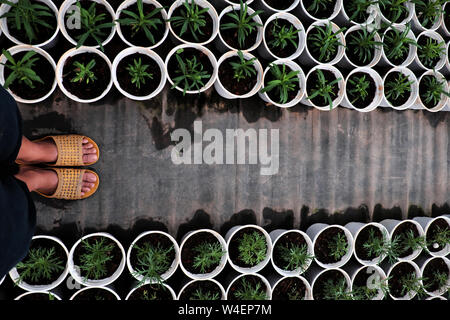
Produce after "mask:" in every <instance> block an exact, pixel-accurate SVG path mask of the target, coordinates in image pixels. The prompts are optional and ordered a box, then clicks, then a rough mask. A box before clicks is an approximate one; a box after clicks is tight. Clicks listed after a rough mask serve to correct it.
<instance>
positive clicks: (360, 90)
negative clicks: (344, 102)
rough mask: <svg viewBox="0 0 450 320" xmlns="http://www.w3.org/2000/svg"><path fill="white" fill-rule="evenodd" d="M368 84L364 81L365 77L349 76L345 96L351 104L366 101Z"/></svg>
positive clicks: (367, 81)
mask: <svg viewBox="0 0 450 320" xmlns="http://www.w3.org/2000/svg"><path fill="white" fill-rule="evenodd" d="M369 86H370V82H369V80H367V79H366V75H362V76H358V75H356V74H354V75H352V76H350V78H349V79H348V83H347V95H348V96H349V98H350V99H351V101H350V102H351V103H352V104H355V102H357V101H362V102H364V101H366V99H367V97H368V96H369V92H368V89H369Z"/></svg>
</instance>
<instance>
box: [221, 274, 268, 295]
mask: <svg viewBox="0 0 450 320" xmlns="http://www.w3.org/2000/svg"><path fill="white" fill-rule="evenodd" d="M244 281H245V283H246V286H245V285H244ZM258 286H259V290H258V291H257V292H258V295H257V296H258V297H259V298H260V299H249V297H248V296H247V299H240V298H239V293H242V292H248V288H249V287H251V288H252V289H253V290H252V291H256V288H257V287H258ZM246 288H247V290H246ZM266 289H267V287H266V284H265V283H264V281H263V280H262V279H261V278H259V277H257V276H254V275H245V276H243V277H241V278H239V279H238V280H236V281H235V282H234V283H233V284H232V285H231V287H230V289H229V290H228V296H227V300H266V299H261V298H262V296H266V298H267V294H266ZM252 296H253V297H255V295H252Z"/></svg>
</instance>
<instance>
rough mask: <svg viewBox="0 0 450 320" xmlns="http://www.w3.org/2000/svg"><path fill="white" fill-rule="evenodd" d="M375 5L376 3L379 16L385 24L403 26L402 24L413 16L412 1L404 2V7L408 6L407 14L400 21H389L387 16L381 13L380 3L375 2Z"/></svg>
mask: <svg viewBox="0 0 450 320" xmlns="http://www.w3.org/2000/svg"><path fill="white" fill-rule="evenodd" d="M377 5H378V7H379V9H380V11H379V14H380V17H381V21H382V22H384V23H385V24H387V25H393V26H394V27H397V26H404V25H406V24H407V23H408V22H410V21H411V19H412V18H413V16H414V4H413V3H412V2H410V1H408V2H406V3H405V5H406V7H407V8H408V15H407V16H406V18H405V19H403V20H402V21H397V22H392V21H390V20H389V19H388V18H387V17H385V16H384V15H383V12H382V10H381V7H380V5H379V4H377Z"/></svg>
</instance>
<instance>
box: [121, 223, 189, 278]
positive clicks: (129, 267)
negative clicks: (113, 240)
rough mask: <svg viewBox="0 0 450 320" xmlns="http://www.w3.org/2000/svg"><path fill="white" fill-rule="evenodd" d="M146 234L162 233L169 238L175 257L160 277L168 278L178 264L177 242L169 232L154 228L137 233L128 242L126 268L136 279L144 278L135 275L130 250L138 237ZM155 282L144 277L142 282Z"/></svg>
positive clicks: (140, 237) (178, 251)
mask: <svg viewBox="0 0 450 320" xmlns="http://www.w3.org/2000/svg"><path fill="white" fill-rule="evenodd" d="M148 235H162V236H164V237H166V238H167V239H169V240H170V241H171V242H172V244H173V248H174V251H175V259H174V260H173V261H172V264H171V265H170V267H169V269H168V270H167V271H166V272H164V273H163V274H162V275H161V279H162V280H167V279H169V278H170V277H171V276H172V275H173V274H174V273H175V271H176V270H177V268H178V265H179V263H180V248H179V246H178V243H177V241H176V240H175V239H174V238H173V237H172V236H171V235H170V234H168V233H167V232H163V231H156V230H155V231H146V232H143V233H141V234H140V235H138V236H137V237H136V239H134V240H133V242H132V243H131V244H130V246H129V247H128V250H127V267H128V270H129V271H130V274H131V275H132V276H133V277H134V278H135V279H136V280H138V281H142V280H143V279H144V277H143V276H141V275H137V274H136V271H135V270H134V268H133V265H132V263H131V252H132V250H133V247H134V245H135V244H136V243H137V242H138V241H139V240H140V239H142V238H144V237H146V236H148ZM156 282H157V281H156V280H155V281H152V280H150V279H146V280H145V281H144V282H143V283H144V284H148V283H156Z"/></svg>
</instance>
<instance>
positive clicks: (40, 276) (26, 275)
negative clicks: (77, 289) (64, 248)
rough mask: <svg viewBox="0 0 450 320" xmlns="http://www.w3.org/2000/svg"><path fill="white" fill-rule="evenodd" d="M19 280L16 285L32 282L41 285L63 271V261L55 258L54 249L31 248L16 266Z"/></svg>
mask: <svg viewBox="0 0 450 320" xmlns="http://www.w3.org/2000/svg"><path fill="white" fill-rule="evenodd" d="M16 269H17V272H18V273H19V278H18V280H17V281H16V283H18V284H20V283H22V282H23V281H30V280H31V281H32V282H33V283H41V282H42V281H49V280H51V279H52V277H53V276H54V275H55V274H57V273H58V272H61V271H63V270H64V266H63V261H61V260H60V259H59V258H58V257H57V256H56V251H55V248H53V247H52V248H43V247H38V248H31V249H30V250H29V251H28V254H27V256H26V257H25V259H24V260H22V261H21V262H19V263H18V264H17V266H16Z"/></svg>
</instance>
